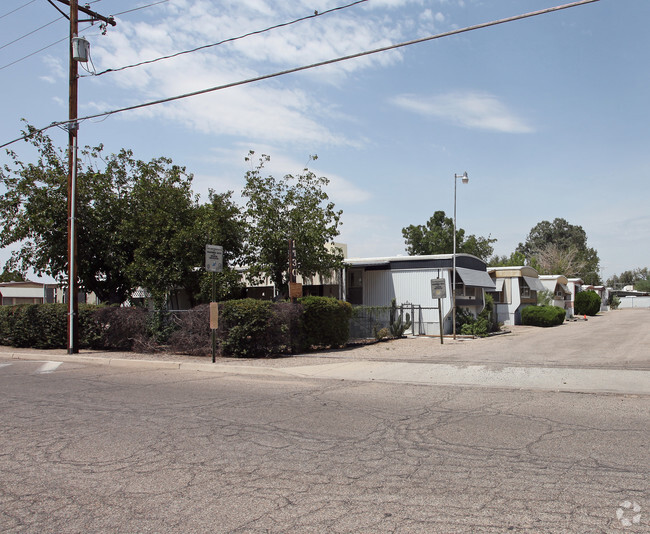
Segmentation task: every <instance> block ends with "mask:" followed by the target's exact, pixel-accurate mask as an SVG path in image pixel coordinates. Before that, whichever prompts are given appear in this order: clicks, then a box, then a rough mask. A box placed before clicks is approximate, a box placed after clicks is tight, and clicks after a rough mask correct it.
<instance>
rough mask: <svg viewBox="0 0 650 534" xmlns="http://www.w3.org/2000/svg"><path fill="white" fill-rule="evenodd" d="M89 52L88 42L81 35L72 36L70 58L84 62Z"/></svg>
mask: <svg viewBox="0 0 650 534" xmlns="http://www.w3.org/2000/svg"><path fill="white" fill-rule="evenodd" d="M89 52H90V43H89V42H88V41H87V40H86V39H85V38H83V37H73V38H72V59H74V60H75V61H81V62H82V63H86V62H87V61H88V55H89Z"/></svg>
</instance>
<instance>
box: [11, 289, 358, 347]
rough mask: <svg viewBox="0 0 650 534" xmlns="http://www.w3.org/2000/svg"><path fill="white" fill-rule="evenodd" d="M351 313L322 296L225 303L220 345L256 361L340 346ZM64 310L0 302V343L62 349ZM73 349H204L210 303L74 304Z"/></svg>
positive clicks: (344, 304)
mask: <svg viewBox="0 0 650 534" xmlns="http://www.w3.org/2000/svg"><path fill="white" fill-rule="evenodd" d="M351 314H352V307H351V306H350V304H349V303H347V302H342V301H338V300H336V299H333V298H327V297H305V298H303V299H299V303H298V304H289V303H272V302H269V301H260V300H254V299H244V300H233V301H228V302H225V303H222V304H221V305H220V309H219V330H218V331H217V335H218V337H219V345H220V350H221V353H222V354H223V355H224V356H226V355H227V356H239V357H256V358H259V357H269V356H274V355H278V354H292V353H297V352H302V351H305V350H310V349H311V348H314V347H341V346H344V345H345V344H346V343H347V342H348V339H349V336H350V331H349V319H350V317H351ZM67 315H68V309H67V306H66V305H64V304H26V305H20V306H0V345H8V346H14V347H33V348H37V349H51V348H65V347H67V346H68V342H67V324H68V317H67ZM79 348H82V349H88V348H89V349H104V350H125V351H130V350H133V351H137V352H153V351H160V350H171V351H173V352H178V353H184V354H194V355H206V354H210V352H211V332H210V327H209V306H208V305H203V306H198V307H196V308H194V309H192V310H188V311H186V312H182V313H180V314H178V315H176V314H170V313H168V312H149V311H148V310H145V309H142V308H117V307H108V306H88V305H80V306H79Z"/></svg>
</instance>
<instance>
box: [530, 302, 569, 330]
mask: <svg viewBox="0 0 650 534" xmlns="http://www.w3.org/2000/svg"><path fill="white" fill-rule="evenodd" d="M565 318H566V311H565V310H564V309H562V308H560V307H559V306H527V307H525V308H524V309H523V310H522V311H521V323H522V324H525V325H530V326H556V325H559V324H562V323H563V322H564V319H565Z"/></svg>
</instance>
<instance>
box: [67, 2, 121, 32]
mask: <svg viewBox="0 0 650 534" xmlns="http://www.w3.org/2000/svg"><path fill="white" fill-rule="evenodd" d="M56 1H57V2H60V3H61V4H65V5H66V6H69V5H70V0H56ZM77 9H78V10H79V11H81V12H82V13H85V14H86V15H89V16H90V17H92V18H93V20H101V21H102V22H105V23H106V24H110V25H111V26H115V25H116V24H117V23H116V22H115V19H114V18H113V17H105V16H104V15H100V14H99V13H96V12H94V11H93V10H92V9H89V8H87V7H85V6H77Z"/></svg>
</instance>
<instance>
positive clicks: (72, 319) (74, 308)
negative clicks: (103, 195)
mask: <svg viewBox="0 0 650 534" xmlns="http://www.w3.org/2000/svg"><path fill="white" fill-rule="evenodd" d="M57 1H58V2H60V3H62V4H65V5H69V6H70V16H69V18H70V44H69V63H70V65H69V67H70V78H69V84H70V87H69V91H68V94H69V98H68V120H69V122H68V354H76V353H77V352H79V343H78V340H79V334H78V324H79V298H78V285H77V231H76V224H75V223H76V211H77V130H78V129H79V125H78V124H77V82H78V79H79V76H78V68H77V60H76V59H75V57H74V48H73V39H74V38H75V37H77V33H78V30H79V28H78V27H79V11H81V12H83V13H85V14H87V15H89V16H90V17H91V18H90V19H88V20H89V21H96V20H101V21H102V22H104V23H105V24H110V25H111V26H115V21H114V20H113V18H112V17H104V16H102V15H100V14H98V13H95V12H94V11H91V10H90V9H89V8H88V7H84V6H82V7H80V6H79V2H78V0H57ZM50 3H51V2H50ZM52 5H54V4H52ZM54 7H56V6H55V5H54ZM56 9H57V10H59V11H60V12H61V13H63V11H61V10H60V9H59V8H58V7H56Z"/></svg>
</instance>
